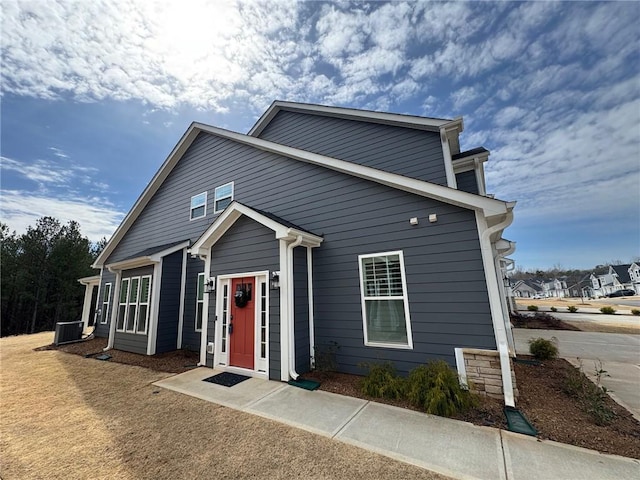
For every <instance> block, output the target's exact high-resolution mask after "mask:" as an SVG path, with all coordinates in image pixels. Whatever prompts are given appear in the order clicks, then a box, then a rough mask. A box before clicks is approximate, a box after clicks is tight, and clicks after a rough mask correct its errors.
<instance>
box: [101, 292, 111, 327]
mask: <svg viewBox="0 0 640 480" xmlns="http://www.w3.org/2000/svg"><path fill="white" fill-rule="evenodd" d="M110 303H111V284H110V283H105V284H104V290H103V291H102V317H101V318H100V323H107V319H108V318H109V306H110Z"/></svg>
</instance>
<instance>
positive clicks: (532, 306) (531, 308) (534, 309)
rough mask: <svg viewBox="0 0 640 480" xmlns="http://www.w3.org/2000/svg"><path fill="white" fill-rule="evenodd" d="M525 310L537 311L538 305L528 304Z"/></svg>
mask: <svg viewBox="0 0 640 480" xmlns="http://www.w3.org/2000/svg"><path fill="white" fill-rule="evenodd" d="M527 310H529V311H530V312H537V311H538V307H537V306H536V305H529V306H528V307H527Z"/></svg>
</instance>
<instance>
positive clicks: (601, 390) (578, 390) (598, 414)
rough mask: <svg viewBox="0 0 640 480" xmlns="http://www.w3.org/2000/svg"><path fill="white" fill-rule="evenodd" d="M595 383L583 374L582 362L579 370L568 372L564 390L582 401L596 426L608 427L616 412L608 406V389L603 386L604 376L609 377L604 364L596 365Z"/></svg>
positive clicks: (584, 408)
mask: <svg viewBox="0 0 640 480" xmlns="http://www.w3.org/2000/svg"><path fill="white" fill-rule="evenodd" d="M594 373H595V383H594V382H592V381H591V380H589V379H588V378H587V377H586V375H585V374H584V372H583V366H582V360H580V366H579V367H578V368H572V369H571V370H569V371H568V372H567V376H566V378H565V386H564V390H565V392H566V393H567V394H569V395H571V396H572V397H575V398H577V399H578V400H580V404H581V406H582V408H583V410H585V411H586V412H587V413H589V414H590V415H591V417H592V418H593V420H594V422H595V424H596V425H608V424H610V423H611V421H612V420H613V419H614V418H615V416H616V414H615V412H614V411H613V410H612V409H611V408H610V407H609V406H608V405H607V402H606V399H607V391H608V390H607V388H606V387H605V386H603V385H602V384H601V381H602V377H603V376H607V377H608V376H609V375H608V374H607V372H606V370H604V369H603V368H602V362H600V361H598V363H595V372H594Z"/></svg>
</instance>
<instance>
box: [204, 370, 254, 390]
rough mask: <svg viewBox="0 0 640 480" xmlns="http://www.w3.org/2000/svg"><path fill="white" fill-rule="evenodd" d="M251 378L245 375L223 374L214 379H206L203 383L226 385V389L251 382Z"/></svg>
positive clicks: (215, 376)
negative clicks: (246, 381)
mask: <svg viewBox="0 0 640 480" xmlns="http://www.w3.org/2000/svg"><path fill="white" fill-rule="evenodd" d="M250 378H251V377H246V376H244V375H238V374H236V373H229V372H222V373H219V374H217V375H214V376H213V377H209V378H205V379H204V380H202V381H203V382H209V383H215V384H217V385H224V386H225V387H233V386H234V385H237V384H239V383H240V382H244V381H245V380H249V379H250Z"/></svg>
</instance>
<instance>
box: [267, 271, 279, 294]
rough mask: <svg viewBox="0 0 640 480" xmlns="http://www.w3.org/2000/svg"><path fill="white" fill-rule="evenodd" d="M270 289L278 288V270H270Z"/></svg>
mask: <svg viewBox="0 0 640 480" xmlns="http://www.w3.org/2000/svg"><path fill="white" fill-rule="evenodd" d="M269 286H270V287H271V289H272V290H273V289H276V288H280V272H279V271H278V272H271V281H270V282H269Z"/></svg>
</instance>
